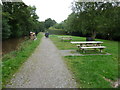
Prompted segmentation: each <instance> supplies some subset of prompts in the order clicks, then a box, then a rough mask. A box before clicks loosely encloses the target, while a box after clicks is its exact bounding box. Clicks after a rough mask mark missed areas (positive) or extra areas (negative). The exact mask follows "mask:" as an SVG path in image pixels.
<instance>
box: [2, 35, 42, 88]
mask: <svg viewBox="0 0 120 90" xmlns="http://www.w3.org/2000/svg"><path fill="white" fill-rule="evenodd" d="M37 38H38V39H37V40H35V41H33V40H27V41H25V42H23V43H22V44H21V47H20V49H19V50H17V51H13V52H11V53H9V54H7V55H5V56H3V58H2V84H3V87H5V84H6V83H8V82H9V80H10V79H11V78H12V77H13V74H14V73H15V72H16V71H17V70H18V69H19V67H20V66H21V65H22V64H23V63H24V62H25V61H26V60H27V58H28V57H29V56H30V55H31V54H32V53H33V51H34V50H35V48H36V47H37V46H38V45H39V43H40V40H41V38H42V34H41V33H39V34H38V35H37Z"/></svg>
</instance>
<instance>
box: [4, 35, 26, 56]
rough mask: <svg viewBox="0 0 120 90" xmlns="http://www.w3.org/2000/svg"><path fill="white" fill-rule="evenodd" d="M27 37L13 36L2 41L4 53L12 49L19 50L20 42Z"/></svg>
mask: <svg viewBox="0 0 120 90" xmlns="http://www.w3.org/2000/svg"><path fill="white" fill-rule="evenodd" d="M25 39H26V37H22V38H12V39H8V40H5V41H2V55H4V54H7V53H10V52H11V51H14V50H17V49H18V47H19V46H20V44H21V43H22V42H23V41H24V40H25Z"/></svg>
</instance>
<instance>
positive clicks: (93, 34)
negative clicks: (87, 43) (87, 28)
mask: <svg viewBox="0 0 120 90" xmlns="http://www.w3.org/2000/svg"><path fill="white" fill-rule="evenodd" d="M91 37H92V38H93V39H94V40H95V37H96V31H95V30H93V32H92V36H91Z"/></svg>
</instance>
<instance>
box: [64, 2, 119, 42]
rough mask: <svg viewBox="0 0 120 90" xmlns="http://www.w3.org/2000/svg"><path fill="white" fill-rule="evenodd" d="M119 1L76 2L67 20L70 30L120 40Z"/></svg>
mask: <svg viewBox="0 0 120 90" xmlns="http://www.w3.org/2000/svg"><path fill="white" fill-rule="evenodd" d="M119 4H120V3H119V2H111V3H109V2H106V3H104V2H75V3H73V6H72V10H73V13H71V14H70V15H69V16H68V18H67V19H66V20H65V29H66V30H67V31H68V32H71V33H72V32H78V33H82V34H86V35H87V34H89V35H90V36H91V37H93V38H95V37H96V35H102V36H104V37H105V36H106V35H108V39H114V40H119V36H120V34H119V33H120V31H118V30H119V28H120V26H119V24H120V19H119V18H120V6H119Z"/></svg>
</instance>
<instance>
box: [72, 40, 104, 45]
mask: <svg viewBox="0 0 120 90" xmlns="http://www.w3.org/2000/svg"><path fill="white" fill-rule="evenodd" d="M71 43H72V44H80V45H77V46H83V45H86V46H87V45H89V44H91V45H93V46H100V45H101V44H102V43H103V42H101V41H74V42H73V41H72V42H71Z"/></svg>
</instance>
